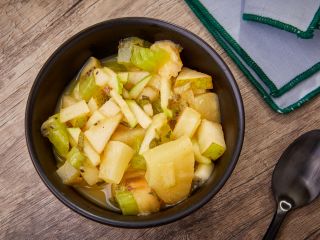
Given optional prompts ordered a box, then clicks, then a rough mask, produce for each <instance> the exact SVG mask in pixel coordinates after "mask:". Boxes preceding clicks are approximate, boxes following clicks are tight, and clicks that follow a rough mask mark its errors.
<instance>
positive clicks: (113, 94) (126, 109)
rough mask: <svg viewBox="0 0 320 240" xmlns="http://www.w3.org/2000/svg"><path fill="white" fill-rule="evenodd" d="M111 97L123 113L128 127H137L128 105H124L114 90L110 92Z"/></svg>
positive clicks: (123, 101) (124, 102)
mask: <svg viewBox="0 0 320 240" xmlns="http://www.w3.org/2000/svg"><path fill="white" fill-rule="evenodd" d="M110 94H111V97H112V98H113V100H114V101H115V102H116V103H117V104H118V106H119V107H120V109H121V112H122V113H123V115H124V116H125V118H126V119H127V120H128V123H129V125H130V127H132V128H133V127H135V126H136V125H137V123H138V122H137V119H136V118H135V116H134V114H133V113H132V111H131V110H130V108H129V106H128V104H127V103H126V101H125V100H124V99H123V98H122V97H121V96H120V95H119V94H118V93H117V92H116V91H114V90H112V91H111V92H110Z"/></svg>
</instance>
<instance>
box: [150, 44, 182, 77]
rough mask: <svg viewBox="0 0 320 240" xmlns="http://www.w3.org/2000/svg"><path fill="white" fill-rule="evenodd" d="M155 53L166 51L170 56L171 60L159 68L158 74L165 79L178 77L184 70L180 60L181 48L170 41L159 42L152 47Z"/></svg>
mask: <svg viewBox="0 0 320 240" xmlns="http://www.w3.org/2000/svg"><path fill="white" fill-rule="evenodd" d="M150 49H151V50H153V51H159V50H160V49H161V50H164V51H165V52H166V53H167V54H169V58H167V59H166V61H164V64H163V65H162V66H161V67H160V68H159V70H158V73H159V75H160V76H162V77H165V78H171V77H176V76H177V75H178V73H179V72H180V70H181V68H182V61H181V59H180V52H181V50H182V48H181V46H180V45H178V44H175V43H174V42H172V41H169V40H162V41H157V42H155V43H154V44H152V46H151V47H150Z"/></svg>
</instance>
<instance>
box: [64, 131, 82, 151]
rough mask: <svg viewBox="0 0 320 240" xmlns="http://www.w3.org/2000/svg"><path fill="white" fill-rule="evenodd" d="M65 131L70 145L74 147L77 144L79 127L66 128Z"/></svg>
mask: <svg viewBox="0 0 320 240" xmlns="http://www.w3.org/2000/svg"><path fill="white" fill-rule="evenodd" d="M67 131H68V133H69V136H70V138H69V141H70V144H71V146H72V147H76V146H77V145H78V141H79V135H80V133H81V129H80V128H67Z"/></svg>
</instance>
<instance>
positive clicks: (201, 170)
mask: <svg viewBox="0 0 320 240" xmlns="http://www.w3.org/2000/svg"><path fill="white" fill-rule="evenodd" d="M213 168H214V164H213V163H209V164H205V163H199V164H198V166H197V168H196V170H195V172H194V178H195V179H196V180H198V181H200V182H201V183H204V182H205V181H207V180H208V178H209V177H210V176H211V174H212V171H213Z"/></svg>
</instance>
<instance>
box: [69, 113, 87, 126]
mask: <svg viewBox="0 0 320 240" xmlns="http://www.w3.org/2000/svg"><path fill="white" fill-rule="evenodd" d="M87 121H88V116H87V115H82V116H79V117H76V118H73V119H71V120H70V124H71V125H72V127H74V128H83V127H84V126H85V125H86V123H87Z"/></svg>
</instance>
